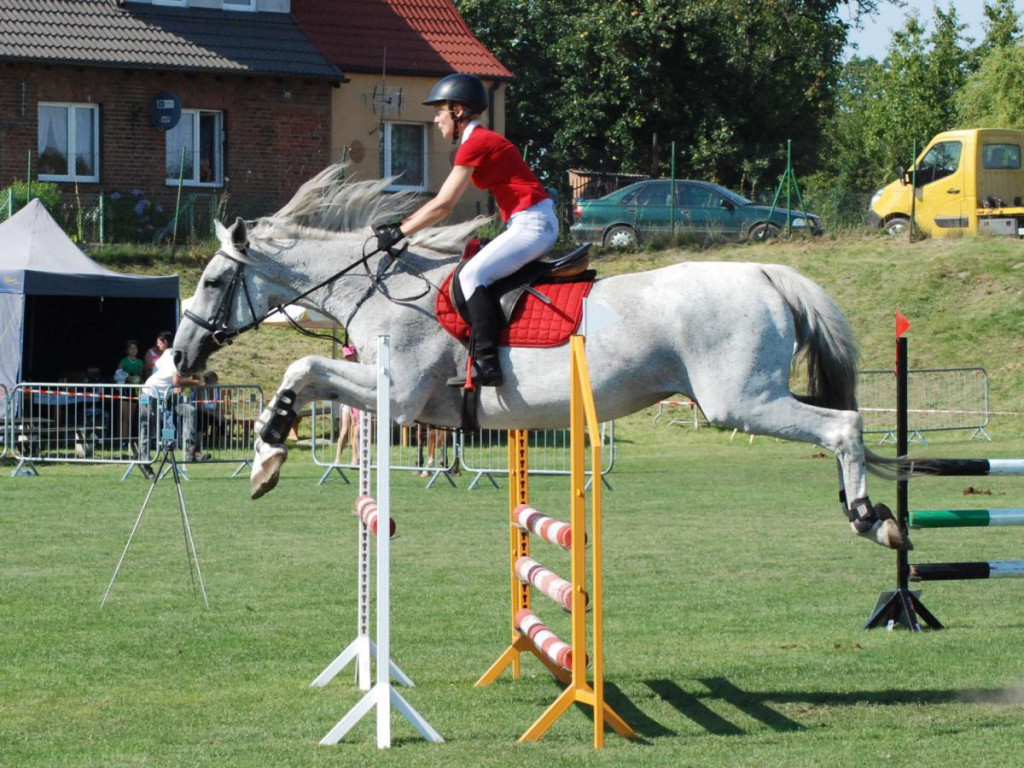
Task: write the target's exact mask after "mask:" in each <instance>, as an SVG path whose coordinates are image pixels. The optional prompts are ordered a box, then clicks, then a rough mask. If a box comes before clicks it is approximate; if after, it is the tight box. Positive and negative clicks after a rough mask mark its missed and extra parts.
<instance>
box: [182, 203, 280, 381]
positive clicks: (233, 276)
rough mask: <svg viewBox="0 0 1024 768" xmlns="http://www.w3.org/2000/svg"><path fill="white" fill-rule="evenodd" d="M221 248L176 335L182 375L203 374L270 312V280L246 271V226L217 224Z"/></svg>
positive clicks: (250, 270) (211, 260) (247, 259)
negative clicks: (267, 287) (212, 357)
mask: <svg viewBox="0 0 1024 768" xmlns="http://www.w3.org/2000/svg"><path fill="white" fill-rule="evenodd" d="M216 228H217V238H218V239H219V240H220V248H218V249H217V252H216V253H215V254H214V255H213V258H211V259H210V262H209V263H208V264H207V265H206V269H204V270H203V275H202V277H201V278H200V279H199V284H198V285H197V286H196V292H195V296H194V297H193V299H192V304H191V305H190V306H189V308H188V309H187V310H185V312H184V315H183V317H182V320H181V324H180V325H179V326H178V331H177V333H176V334H175V336H174V362H175V364H176V365H177V367H178V371H179V372H181V373H183V374H192V373H196V372H198V371H202V370H203V369H204V368H205V367H206V361H207V359H208V358H209V357H210V355H211V354H212V353H213V352H216V351H217V350H218V349H220V348H221V347H225V346H227V345H228V344H230V343H231V342H232V341H234V340H235V337H236V336H238V335H239V334H240V333H242V332H244V331H247V330H249V329H250V328H253V327H255V326H257V325H258V324H259V321H260V320H262V319H263V317H264V315H265V314H266V311H267V306H268V299H267V296H266V292H265V290H264V281H263V280H261V279H260V278H259V276H258V275H257V273H256V271H255V270H253V269H251V268H250V269H248V270H247V269H246V267H247V266H249V267H251V265H252V264H253V262H252V260H251V259H250V258H249V256H248V253H247V249H248V247H249V242H248V234H247V232H246V228H245V222H243V221H242V220H241V219H237V220H236V221H235V223H234V224H232V225H231V226H230V227H225V226H224V225H222V224H221V223H220V222H219V221H218V222H217V223H216Z"/></svg>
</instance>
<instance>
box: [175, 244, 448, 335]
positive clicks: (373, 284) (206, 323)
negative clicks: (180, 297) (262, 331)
mask: <svg viewBox="0 0 1024 768" xmlns="http://www.w3.org/2000/svg"><path fill="white" fill-rule="evenodd" d="M407 247H408V246H407V245H405V246H403V247H402V248H401V249H399V250H392V249H388V250H387V252H386V253H387V255H388V256H389V257H390V261H389V262H388V264H387V265H386V266H385V267H384V268H383V269H382V270H379V276H375V275H372V274H371V273H370V267H369V263H368V262H369V259H370V258H371V257H372V256H375V255H376V254H378V253H381V250H380V249H379V248H377V249H374V250H371V251H370V252H369V253H363V255H362V257H361V258H359V259H356V260H355V261H354V262H352V263H351V264H349V265H348V266H346V267H345V268H344V269H341V270H339V271H338V272H335V273H334V274H333V275H331V276H330V277H328V278H326V279H325V280H321V281H320V282H319V283H317V284H316V285H314V286H313V287H312V288H310V289H309V290H307V291H303V292H302V293H300V294H297V295H295V296H293V297H292V298H290V299H288V301H284V302H281V303H279V304H275V305H273V306H271V307H269V308H268V309H267V311H266V312H265V313H264V314H263V315H262V316H260V317H257V316H256V310H255V308H254V307H253V304H252V297H251V296H250V295H249V285H248V284H247V283H246V281H245V275H244V272H245V267H246V262H245V261H243V260H242V259H239V258H238V257H237V256H234V255H232V254H231V253H228V252H227V251H225V250H224V249H223V248H220V249H218V250H217V252H216V253H215V254H214V256H223V257H224V258H226V259H228V260H229V261H233V262H234V263H235V264H237V265H238V267H237V268H236V269H235V270H234V272H232V273H231V278H230V280H229V282H228V286H227V289H226V290H225V291H224V293H223V294H222V295H221V299H220V302H219V303H218V304H217V308H216V309H215V310H214V313H213V315H212V316H211V317H210V318H209V319H206V318H203V317H200V316H199V315H197V314H196V313H194V312H193V311H192V310H191V309H186V310H185V312H184V313H183V314H184V316H185V317H187V318H188V319H189V320H191V321H192V322H193V323H195V324H196V325H198V326H199V327H200V328H202V329H204V330H206V331H209V332H210V338H211V340H212V341H213V343H214V344H216V345H217V346H218V347H226V346H228V345H229V344H231V343H232V342H233V341H234V340H235V339H236V338H238V336H240V335H241V334H243V333H245V332H246V331H250V330H252V329H253V328H259V326H260V324H261V323H262V322H263V321H264V320H266V319H267V318H268V317H269V316H270V315H272V314H273V313H274V312H281V314H283V315H284V316H285V317H286V318H288V322H289V324H291V326H292V327H293V328H295V329H296V330H297V331H299V332H300V333H303V334H305V335H306V336H311V337H313V338H318V339H327V340H330V341H337V339H336V338H335V337H334V336H333V335H331V336H327V335H325V334H322V333H313V332H312V331H309V330H307V329H305V328H303V327H302V326H300V325H299V324H298V323H297V322H295V321H294V320H292V318H291V317H290V316H289V315H288V313H287V312H286V311H285V309H284V307H285V305H287V304H294V303H295V302H297V301H301V300H302V299H304V298H306V297H307V296H309V295H310V294H312V293H314V292H316V291H318V290H320V289H321V288H323V287H324V286H326V285H330V284H331V283H333V282H334V281H335V280H337V279H338V278H339V277H342V276H343V275H346V274H348V273H349V272H351V271H352V270H353V269H355V268H356V267H358V266H359V265H360V264H362V265H363V267H364V268H365V270H366V274H367V276H368V277H369V278H370V285H369V287H368V288H367V291H366V294H365V295H364V296H363V297H362V298H361V299H360V300H359V301H358V302H357V304H356V306H355V308H354V309H353V311H352V315H350V316H349V318H348V320H347V321H346V323H345V327H346V328H347V327H348V323H350V322H351V320H352V316H354V315H355V313H356V311H358V309H359V307H360V306H362V304H363V303H364V302H365V301H366V299H368V298H369V297H370V295H372V294H373V292H374V291H377V292H379V293H381V294H382V295H384V296H385V297H387V298H388V300H389V301H402V302H404V301H415V300H416V299H418V298H422V297H423V296H425V295H426V294H427V293H429V291H430V288H431V287H434V286H432V284H431V283H430V282H429V281H427V280H426V278H425V277H423V276H422V275H420V277H421V279H423V280H424V281H425V282H427V287H426V288H425V289H424V291H423V293H421V294H419V295H418V296H414V297H410V298H405V299H395V298H393V297H392V296H390V295H389V294H388V292H387V290H385V289H384V287H383V285H382V283H381V282H380V278H381V277H383V275H384V274H385V273H386V272H387V270H388V269H390V268H391V266H392V265H393V264H394V263H395V262H396V261H397V260H398V258H399V257H400V256H401V255H402V254H403V253H405V250H406V248H407ZM243 253H244V251H243ZM239 285H241V286H242V293H243V295H244V296H245V303H246V305H247V306H248V307H249V316H250V317H251V318H252V319H251V320H250V321H249V322H247V323H246V324H245V325H241V326H237V327H232V326H231V324H230V322H229V321H230V317H231V308H232V307H233V306H234V303H235V293H236V292H237V291H238V286H239Z"/></svg>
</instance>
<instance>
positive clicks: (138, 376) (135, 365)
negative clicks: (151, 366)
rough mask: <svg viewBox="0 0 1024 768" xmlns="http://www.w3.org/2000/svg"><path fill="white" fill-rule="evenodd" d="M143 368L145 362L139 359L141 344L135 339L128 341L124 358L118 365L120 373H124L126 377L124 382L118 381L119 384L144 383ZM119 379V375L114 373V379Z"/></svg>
mask: <svg viewBox="0 0 1024 768" xmlns="http://www.w3.org/2000/svg"><path fill="white" fill-rule="evenodd" d="M142 368H143V360H142V358H140V357H139V342H137V341H136V340H135V339H128V341H127V342H126V343H125V345H124V357H122V358H121V362H119V363H118V364H117V370H118V371H124V373H125V376H124V380H123V381H118V382H117V383H118V384H138V383H139V382H140V381H142ZM117 378H118V374H117V373H116V372H115V373H114V379H115V380H116V379H117Z"/></svg>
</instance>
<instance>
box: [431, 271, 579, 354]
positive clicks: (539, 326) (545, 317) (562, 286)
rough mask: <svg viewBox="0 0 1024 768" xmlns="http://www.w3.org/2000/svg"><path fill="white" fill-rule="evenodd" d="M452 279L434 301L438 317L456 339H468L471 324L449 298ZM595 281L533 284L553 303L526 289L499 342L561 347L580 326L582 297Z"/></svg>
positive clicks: (445, 283)
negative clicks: (544, 300) (546, 302)
mask: <svg viewBox="0 0 1024 768" xmlns="http://www.w3.org/2000/svg"><path fill="white" fill-rule="evenodd" d="M451 281H452V275H448V277H446V278H445V280H444V282H443V283H442V284H441V290H440V291H438V294H437V302H436V305H435V309H436V312H437V320H438V322H439V323H441V327H442V328H444V329H445V330H446V331H448V333H450V334H451V335H452V336H454V337H455V338H456V339H459V340H460V341H468V340H469V324H468V323H467V322H466V321H465V320H463V319H462V317H460V316H459V313H458V311H457V310H456V309H455V307H454V306H453V305H452V302H451V299H450V298H449V293H448V289H449V286H450V284H451ZM593 285H594V281H593V280H585V281H582V282H574V283H538V284H537V285H534V286H533V288H534V290H536V291H538V292H539V293H542V294H544V295H545V296H547V297H548V298H549V299H551V304H545V303H544V302H543V301H541V300H540V299H538V298H537V297H536V296H534V295H533V294H531V293H526V294H525V295H524V296H523V298H522V299H520V301H519V304H518V305H517V306H516V308H515V310H514V311H513V312H512V320H511V322H510V323H509V325H508V327H507V328H503V329H502V331H501V335H500V336H499V343H500V344H501V345H502V346H505V347H558V346H561V345H562V344H565V343H566V342H567V341H569V337H570V336H572V334H573V333H575V332H576V329H577V328H579V327H580V322H581V321H582V320H583V299H584V298H585V297H586V296H587V295H588V294H589V293H590V289H591V288H592V287H593Z"/></svg>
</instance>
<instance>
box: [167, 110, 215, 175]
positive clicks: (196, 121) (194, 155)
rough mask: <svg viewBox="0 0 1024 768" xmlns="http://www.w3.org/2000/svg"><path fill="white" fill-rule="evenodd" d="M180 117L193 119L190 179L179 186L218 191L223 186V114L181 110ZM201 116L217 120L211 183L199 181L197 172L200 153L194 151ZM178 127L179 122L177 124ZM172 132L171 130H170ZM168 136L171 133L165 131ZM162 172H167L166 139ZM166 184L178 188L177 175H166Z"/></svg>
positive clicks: (197, 140)
mask: <svg viewBox="0 0 1024 768" xmlns="http://www.w3.org/2000/svg"><path fill="white" fill-rule="evenodd" d="M181 115H182V117H184V116H185V115H189V116H191V117H193V118H194V119H193V121H192V140H191V141H192V148H193V152H192V178H191V179H183V180H182V182H181V185H182V186H183V187H205V188H207V189H211V188H212V189H219V188H220V187H223V186H224V112H223V111H221V110H219V109H183V110H181ZM203 115H215V116H216V118H217V126H216V128H217V135H216V137H215V141H216V144H215V146H214V149H213V152H214V167H213V181H200V180H199V171H200V163H201V157H200V153H199V152H198V151H196V148H197V147H198V146H199V139H200V137H201V132H200V124H201V121H200V119H199V118H200V117H202V116H203ZM179 125H180V122H179ZM172 130H173V129H172ZM167 134H168V136H170V134H171V131H167ZM164 170H165V171H166V170H167V139H164ZM166 184H167V185H168V186H175V187H176V186H178V177H177V175H174V176H170V175H168V177H167V180H166Z"/></svg>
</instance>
